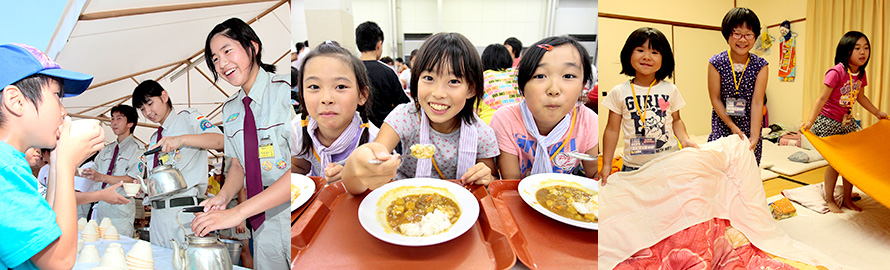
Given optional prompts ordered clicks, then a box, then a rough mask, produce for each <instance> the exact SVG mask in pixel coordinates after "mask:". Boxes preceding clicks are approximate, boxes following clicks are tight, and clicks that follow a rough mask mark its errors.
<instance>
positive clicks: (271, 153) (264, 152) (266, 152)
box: [260, 143, 275, 158]
mask: <svg viewBox="0 0 890 270" xmlns="http://www.w3.org/2000/svg"><path fill="white" fill-rule="evenodd" d="M270 157H275V149H274V148H272V143H267V144H263V145H260V158H270Z"/></svg>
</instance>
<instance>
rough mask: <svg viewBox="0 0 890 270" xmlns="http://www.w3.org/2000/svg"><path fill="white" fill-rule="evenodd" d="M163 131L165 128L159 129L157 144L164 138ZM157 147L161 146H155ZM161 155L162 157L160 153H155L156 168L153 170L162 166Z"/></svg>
mask: <svg viewBox="0 0 890 270" xmlns="http://www.w3.org/2000/svg"><path fill="white" fill-rule="evenodd" d="M161 131H164V127H158V139H157V140H155V143H157V142H159V141H161V138H163V137H164V135H161ZM155 146H159V145H155ZM160 155H161V153H160V152H158V153H155V166H154V167H153V168H157V167H158V166H160V165H161V162H160V161H158V156H160Z"/></svg>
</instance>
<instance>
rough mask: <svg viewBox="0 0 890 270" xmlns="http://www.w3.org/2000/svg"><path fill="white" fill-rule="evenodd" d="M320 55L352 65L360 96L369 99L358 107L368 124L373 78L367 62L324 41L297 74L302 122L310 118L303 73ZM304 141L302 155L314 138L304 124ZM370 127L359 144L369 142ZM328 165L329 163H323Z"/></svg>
mask: <svg viewBox="0 0 890 270" xmlns="http://www.w3.org/2000/svg"><path fill="white" fill-rule="evenodd" d="M319 56H327V57H333V58H337V59H340V60H341V61H343V62H344V63H346V65H348V66H352V70H353V71H354V72H355V80H356V84H357V85H358V91H359V96H366V97H367V98H366V99H367V101H366V102H365V104H364V105H359V106H358V108H356V111H358V115H359V117H361V119H362V124H368V115H370V114H371V103H372V102H371V79H369V78H368V71H367V70H366V69H365V64H364V63H362V61H361V60H359V59H358V58H356V57H355V56H354V55H352V54H351V53H349V51H347V50H346V49H344V48H341V47H339V46H336V45H333V44H328V43H323V44H321V45H319V46H318V47H315V50H312V51H310V52H309V54H307V55H306V60H303V64H302V65H301V66H300V71H301V72H300V73H299V74H298V75H297V87H298V90H299V95H297V101H299V102H300V115H301V116H300V120H302V121H301V122H304V123H305V122H306V121H307V120H309V110H308V109H306V100H305V98H304V97H303V96H304V95H303V91H304V90H303V75H304V74H306V64H307V63H309V62H310V61H312V59H313V58H316V57H319ZM302 132H303V141H302V145H301V148H300V155H308V154H309V152H311V151H312V138H310V137H309V128H308V127H307V126H306V125H303V128H302ZM368 136H369V134H368V128H365V129H364V130H363V131H362V135H361V138H359V141H358V144H359V145H361V144H364V143H367V142H368ZM322 165H327V164H322Z"/></svg>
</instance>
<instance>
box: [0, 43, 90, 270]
mask: <svg viewBox="0 0 890 270" xmlns="http://www.w3.org/2000/svg"><path fill="white" fill-rule="evenodd" d="M92 80H93V77H92V76H90V75H86V74H82V73H77V72H72V71H68V70H63V69H61V68H60V67H59V65H57V64H56V63H55V62H53V61H52V60H51V59H49V58H48V57H47V56H46V55H44V54H43V53H42V52H40V51H39V50H37V49H35V48H33V47H31V46H27V45H22V44H3V45H0V87H2V91H0V194H3V195H2V196H0V209H3V210H2V211H0V269H5V268H11V269H38V268H44V269H57V268H58V269H63V268H64V269H71V268H72V267H73V266H74V258H75V256H76V250H77V247H76V245H77V224H76V213H77V212H76V210H75V205H76V204H75V198H74V170H75V168H76V167H77V165H78V164H80V163H81V162H83V161H84V160H85V159H87V157H89V156H90V155H92V153H95V152H96V151H98V150H99V149H102V146H103V141H104V139H105V135H104V133H103V131H102V130H101V129H100V128H93V129H90V130H88V131H85V132H82V134H70V132H69V131H70V128H71V122H70V120H65V121H63V118H65V117H66V116H65V115H66V114H67V113H66V111H65V108H64V107H62V103H61V101H60V98H61V97H62V94H63V93H64V94H65V95H66V96H74V95H77V94H80V93H82V92H83V91H84V90H86V89H87V87H88V86H89V85H90V82H92ZM30 147H36V148H55V150H54V152H53V154H52V156H53V157H52V159H53V161H52V162H51V164H52V166H53V167H52V168H51V170H50V175H51V176H50V177H55V179H56V186H55V192H54V193H50V194H54V195H52V196H53V197H52V198H47V200H45V199H44V198H42V197H41V196H40V194H39V193H38V192H37V179H36V178H34V176H33V175H32V174H31V171H30V167H29V166H28V161H27V160H26V159H25V154H24V153H23V152H25V151H26V150H27V149H28V148H30ZM47 201H49V203H48V202H47Z"/></svg>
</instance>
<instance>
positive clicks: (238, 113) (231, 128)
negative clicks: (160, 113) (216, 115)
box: [205, 70, 293, 186]
mask: <svg viewBox="0 0 890 270" xmlns="http://www.w3.org/2000/svg"><path fill="white" fill-rule="evenodd" d="M289 81H290V77H288V76H281V75H275V74H272V73H269V72H266V71H262V70H261V71H260V72H257V77H256V80H255V82H254V84H253V88H252V89H251V90H250V94H247V93H245V92H244V89H241V90H239V91H238V94H237V95H234V96H232V97H231V98H229V100H227V101H226V103H225V104H224V105H223V115H224V116H225V117H226V118H225V123H224V124H223V126H224V127H225V155H226V156H227V157H231V158H237V159H238V162H240V164H241V167H242V168H243V167H244V166H245V165H244V161H245V158H246V157H245V153H246V152H245V149H244V119H245V117H246V113H245V108H244V102H243V101H242V100H243V99H244V97H247V96H249V97H250V99H251V100H252V101H251V102H250V110H251V112H253V117H254V119H255V123H256V128H257V131H256V132H257V139H258V140H259V142H258V144H257V145H258V146H259V147H260V148H264V147H266V148H265V149H271V150H272V152H271V155H267V154H262V155H260V156H259V158H260V168H261V169H260V172H261V174H262V179H263V180H262V181H263V186H269V185H272V183H275V181H276V180H278V178H280V177H281V176H282V175H284V174H285V173H290V166H291V164H290V163H291V161H290V152H291V150H290V137H291V131H290V129H291V127H290V120H291V114H293V107H292V106H291V105H290V89H291V87H290V84H289ZM270 145H271V148H268V147H269V146H270ZM256 151H259V149H257V150H256ZM205 178H206V173H205Z"/></svg>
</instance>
